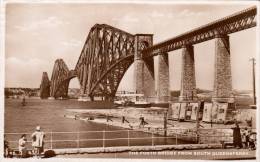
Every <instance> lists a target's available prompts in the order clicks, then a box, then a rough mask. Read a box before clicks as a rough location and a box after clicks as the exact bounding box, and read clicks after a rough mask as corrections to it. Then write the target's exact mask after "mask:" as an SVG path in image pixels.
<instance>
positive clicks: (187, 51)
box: [179, 45, 197, 102]
mask: <svg viewBox="0 0 260 162" xmlns="http://www.w3.org/2000/svg"><path fill="white" fill-rule="evenodd" d="M194 100H197V90H196V80H195V65H194V47H193V46H192V45H187V46H184V47H183V48H182V72H181V91H180V96H179V101H180V102H184V101H194Z"/></svg>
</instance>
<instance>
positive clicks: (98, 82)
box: [40, 7, 257, 100]
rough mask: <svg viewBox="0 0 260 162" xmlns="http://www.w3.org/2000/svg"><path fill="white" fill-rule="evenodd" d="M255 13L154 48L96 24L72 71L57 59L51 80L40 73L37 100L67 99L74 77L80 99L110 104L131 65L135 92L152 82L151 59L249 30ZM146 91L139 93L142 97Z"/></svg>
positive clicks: (141, 37)
mask: <svg viewBox="0 0 260 162" xmlns="http://www.w3.org/2000/svg"><path fill="white" fill-rule="evenodd" d="M256 11H257V10H256V7H252V8H248V9H246V10H243V11H241V12H238V13H235V14H233V15H230V16H228V17H225V18H222V19H220V20H217V21H214V22H212V23H209V24H206V25H204V26H201V27H199V28H196V29H194V30H192V31H189V32H186V33H184V34H181V35H179V36H177V37H174V38H171V39H169V40H167V41H164V42H161V43H158V44H155V45H153V40H152V36H153V35H152V34H135V35H133V34H130V33H128V32H125V31H122V30H120V29H117V28H115V27H112V26H109V25H106V24H96V25H94V26H93V27H92V28H91V30H90V32H89V34H88V36H87V39H86V42H85V44H84V46H83V49H82V51H81V54H80V57H79V59H78V62H77V64H76V66H75V69H73V70H69V68H68V67H67V65H66V64H65V62H64V61H63V60H62V59H57V60H56V61H55V64H54V68H53V72H52V76H51V80H49V78H48V75H47V73H46V72H44V73H43V76H42V81H41V86H40V96H41V98H48V97H54V98H58V97H67V95H68V86H69V82H70V80H71V79H72V78H74V77H77V78H78V80H79V83H80V87H81V94H82V95H85V96H88V97H90V98H91V99H93V98H94V97H96V96H101V97H103V98H104V99H105V100H113V98H114V96H115V94H116V91H117V88H118V86H119V84H120V81H121V80H122V78H123V76H124V74H125V72H126V71H127V69H128V68H129V67H130V65H131V64H132V63H134V62H135V63H136V65H135V73H138V72H140V67H142V68H143V69H142V71H141V72H140V73H141V74H142V75H138V74H136V75H135V82H136V83H135V84H136V86H137V90H139V89H142V88H143V87H144V86H145V85H146V83H144V82H145V81H146V80H149V79H150V80H154V77H155V76H154V67H153V66H154V62H153V57H154V56H156V55H163V56H164V58H166V60H168V57H165V56H167V55H166V54H167V52H170V51H173V50H176V49H180V48H183V47H186V46H191V45H194V44H197V43H201V42H204V41H208V40H211V39H214V38H216V37H218V36H219V35H227V34H231V33H234V32H238V31H241V30H245V29H248V28H252V27H254V26H256ZM140 61H141V62H140ZM138 64H139V65H138ZM140 65H142V66H140ZM144 66H145V67H144ZM144 73H148V74H146V76H145V75H144ZM148 75H149V77H150V78H149V77H148V79H147V76H148ZM140 76H141V78H140ZM142 77H143V78H142ZM141 82H143V84H140V83H141ZM138 86H139V87H138ZM140 86H141V87H140ZM142 86H143V87H142ZM146 89H147V88H146ZM146 89H145V88H143V89H142V90H140V91H139V92H140V93H146ZM151 94H152V93H150V94H146V95H147V96H148V95H151Z"/></svg>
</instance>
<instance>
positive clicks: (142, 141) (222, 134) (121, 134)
mask: <svg viewBox="0 0 260 162" xmlns="http://www.w3.org/2000/svg"><path fill="white" fill-rule="evenodd" d="M165 131H167V132H166V134H167V136H163V134H164V133H165ZM22 134H26V135H27V136H26V137H27V138H28V139H29V138H31V133H5V140H7V141H8V142H9V147H10V148H13V149H15V148H18V140H19V138H20V136H21V135H22ZM232 139H233V137H232V130H231V129H230V128H217V129H204V128H203V129H199V130H195V129H167V130H164V129H156V130H152V131H148V132H143V130H103V131H81V132H45V140H44V142H45V143H44V148H45V149H59V148H88V147H103V148H105V147H116V146H155V145H179V144H191V143H198V142H199V143H220V141H227V140H228V141H230V140H232ZM31 142H32V141H31V140H29V141H27V143H28V144H27V148H28V149H30V148H31V146H30V144H29V143H31Z"/></svg>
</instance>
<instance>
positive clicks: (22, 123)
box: [4, 99, 184, 148]
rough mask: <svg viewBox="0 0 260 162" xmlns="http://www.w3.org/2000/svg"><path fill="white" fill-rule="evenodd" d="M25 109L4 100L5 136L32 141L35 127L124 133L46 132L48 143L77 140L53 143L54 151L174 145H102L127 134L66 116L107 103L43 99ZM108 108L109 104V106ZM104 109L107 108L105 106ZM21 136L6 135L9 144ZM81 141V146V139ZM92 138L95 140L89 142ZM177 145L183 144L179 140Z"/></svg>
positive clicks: (121, 142) (144, 141) (146, 142)
mask: <svg viewBox="0 0 260 162" xmlns="http://www.w3.org/2000/svg"><path fill="white" fill-rule="evenodd" d="M26 102H27V104H26V106H22V104H21V100H19V99H6V100H5V115H4V116H5V120H4V121H5V124H4V129H5V133H29V134H28V135H27V139H28V140H30V134H31V133H32V132H34V130H35V127H36V126H37V125H40V126H41V128H42V130H43V131H44V132H79V131H81V132H82V131H103V130H109V131H112V130H122V131H120V132H118V131H117V132H106V134H103V132H89V133H81V134H77V133H52V134H50V133H47V134H46V138H45V140H46V141H50V140H75V141H67V142H60V141H56V142H54V143H53V144H52V148H65V147H101V146H103V145H104V144H105V146H126V145H128V144H129V143H130V145H151V144H152V143H154V144H157V145H158V144H174V143H175V139H167V140H165V139H154V140H153V141H152V140H151V139H132V140H130V141H128V140H126V139H121V140H107V141H105V143H103V141H102V140H93V139H103V138H104V136H105V138H127V136H128V133H127V131H126V130H125V129H124V130H123V129H121V128H118V127H113V126H108V125H105V124H97V123H93V122H85V121H81V120H73V119H69V118H65V117H64V115H65V114H67V112H66V109H93V108H98V107H102V105H104V103H100V102H78V101H76V100H40V99H27V100H26ZM106 105H109V104H106ZM102 108H104V107H102ZM20 136H21V134H19V135H10V134H7V135H6V138H7V140H9V141H18V139H19V137H20ZM78 137H79V138H80V139H88V141H87V140H85V141H84V140H82V141H80V143H78V142H77V141H76V140H77V139H78ZM129 137H135V138H141V137H142V138H143V137H151V134H148V133H143V132H130V133H129ZM90 139H92V140H90ZM178 143H184V142H183V141H180V140H178ZM10 145H11V146H12V147H16V146H17V143H16V142H10ZM46 147H48V148H49V147H51V144H50V143H49V142H46Z"/></svg>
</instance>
